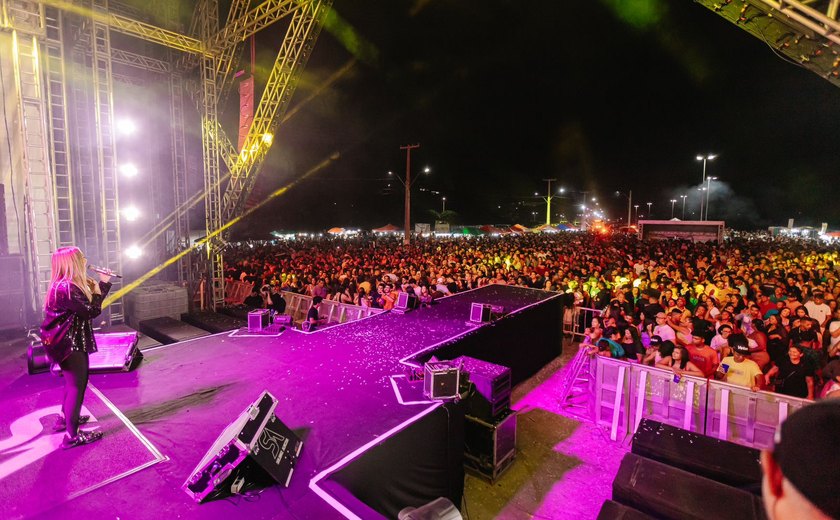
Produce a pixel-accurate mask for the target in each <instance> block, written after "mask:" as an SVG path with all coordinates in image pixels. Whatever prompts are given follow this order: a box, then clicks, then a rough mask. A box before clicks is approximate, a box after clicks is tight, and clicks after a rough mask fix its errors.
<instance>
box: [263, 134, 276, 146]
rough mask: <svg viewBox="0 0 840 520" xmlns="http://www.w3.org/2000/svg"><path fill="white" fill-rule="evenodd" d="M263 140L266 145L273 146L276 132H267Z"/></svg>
mask: <svg viewBox="0 0 840 520" xmlns="http://www.w3.org/2000/svg"><path fill="white" fill-rule="evenodd" d="M262 142H263V143H264V144H265V145H266V146H271V143H273V142H274V134H271V133H265V134H263V136H262Z"/></svg>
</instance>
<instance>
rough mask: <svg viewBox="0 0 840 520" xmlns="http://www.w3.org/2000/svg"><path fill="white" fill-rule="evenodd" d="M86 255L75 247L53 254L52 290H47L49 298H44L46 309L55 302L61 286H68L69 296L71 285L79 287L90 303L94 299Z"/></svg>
mask: <svg viewBox="0 0 840 520" xmlns="http://www.w3.org/2000/svg"><path fill="white" fill-rule="evenodd" d="M86 269H87V266H85V255H83V254H82V250H81V249H79V248H78V247H75V246H68V247H60V248H58V249H56V250H55V252H54V253H53V254H52V276H51V277H50V288H49V289H48V290H47V297H46V298H44V307H45V308H46V307H47V306H48V305H49V304H50V303H52V302H54V301H55V292H56V291H57V290H58V288H59V286H60V285H61V284H65V283H66V284H67V288H66V290H67V294H68V296H69V295H70V284H71V283H72V284H73V285H75V286H76V287H78V288H79V289H80V290H81V291H82V292H83V293H84V295H85V296H86V297H87V299H88V301H90V300H92V299H93V293H92V292H91V287H90V282H91V280H90V279H89V278H88V277H87V275H85V271H86Z"/></svg>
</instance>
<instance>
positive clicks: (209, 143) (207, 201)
mask: <svg viewBox="0 0 840 520" xmlns="http://www.w3.org/2000/svg"><path fill="white" fill-rule="evenodd" d="M218 16H219V6H218V0H207V6H206V7H205V10H204V16H203V18H202V20H201V35H202V37H204V38H208V37H209V36H210V35H211V34H215V32H216V31H217V30H218V27H219V18H218ZM201 80H202V103H203V105H204V106H203V111H202V118H201V145H202V152H203V154H204V205H205V207H204V211H205V218H204V225H205V231H206V233H207V236H208V237H212V236H214V234H217V233H218V232H219V230H220V229H221V228H222V212H221V205H220V202H221V190H220V187H219V182H220V176H221V172H220V165H219V139H218V135H217V132H216V129H217V128H218V125H219V117H218V75H217V73H216V63H215V62H214V60H213V59H212V58H209V57H207V56H202V58H201ZM207 260H208V262H209V266H208V267H209V280H210V282H211V285H212V287H211V290H210V299H211V300H210V306H211V308H212V309H216V308H217V307H219V306H222V305H224V301H225V286H224V281H225V280H224V259H223V258H222V249H221V247H220V246H219V245H218V244H217V243H216V241H214V240H210V241H208V242H207Z"/></svg>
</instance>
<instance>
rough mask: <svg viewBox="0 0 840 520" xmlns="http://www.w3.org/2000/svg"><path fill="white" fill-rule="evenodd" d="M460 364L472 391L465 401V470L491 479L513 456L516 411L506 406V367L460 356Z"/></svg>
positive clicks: (508, 387)
mask: <svg viewBox="0 0 840 520" xmlns="http://www.w3.org/2000/svg"><path fill="white" fill-rule="evenodd" d="M452 363H453V364H455V365H458V366H460V367H461V370H462V372H463V373H465V374H466V375H467V376H468V377H469V381H470V383H472V384H473V386H474V387H475V391H474V392H472V394H471V395H470V397H469V402H468V404H467V415H466V419H467V422H466V425H465V427H464V437H465V447H464V449H465V451H464V464H465V468H466V470H467V471H469V472H470V473H473V474H475V475H478V476H480V477H483V478H485V479H487V480H490V481H491V482H493V481H495V480H496V479H497V478H499V476H500V475H501V474H502V473H504V471H505V470H506V469H507V468H508V467H510V465H511V463H513V459H514V457H515V455H516V412H514V411H513V410H511V409H510V392H511V378H510V368H508V367H504V366H501V365H495V364H493V363H488V362H486V361H482V360H480V359H475V358H471V357H467V356H461V357H459V358H456V359H453V360H452Z"/></svg>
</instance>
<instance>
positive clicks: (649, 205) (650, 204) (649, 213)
mask: <svg viewBox="0 0 840 520" xmlns="http://www.w3.org/2000/svg"><path fill="white" fill-rule="evenodd" d="M647 205H648V218H650V215H651V211H650V207H651V206H653V202H648V203H647Z"/></svg>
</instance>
